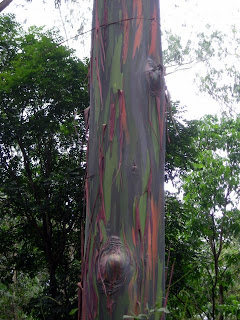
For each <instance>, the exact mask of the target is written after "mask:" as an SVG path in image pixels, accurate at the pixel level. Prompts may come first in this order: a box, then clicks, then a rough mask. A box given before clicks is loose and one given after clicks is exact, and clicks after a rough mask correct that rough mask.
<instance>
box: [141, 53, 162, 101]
mask: <svg viewBox="0 0 240 320" xmlns="http://www.w3.org/2000/svg"><path fill="white" fill-rule="evenodd" d="M145 76H146V79H147V83H148V88H149V92H150V94H151V95H152V96H159V95H160V89H161V86H162V78H163V66H162V65H161V64H159V65H156V63H155V62H154V61H153V60H152V59H150V58H148V59H147V63H146V66H145Z"/></svg>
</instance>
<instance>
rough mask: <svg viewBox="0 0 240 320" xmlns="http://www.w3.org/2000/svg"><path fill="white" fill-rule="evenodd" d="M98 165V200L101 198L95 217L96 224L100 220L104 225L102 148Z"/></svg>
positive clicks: (100, 148)
mask: <svg viewBox="0 0 240 320" xmlns="http://www.w3.org/2000/svg"><path fill="white" fill-rule="evenodd" d="M98 165H99V191H100V198H101V206H100V212H99V214H98V217H97V222H98V221H99V220H100V219H102V220H103V221H104V223H106V215H105V206H104V194H103V172H104V156H103V151H102V147H101V146H100V147H99V159H98Z"/></svg>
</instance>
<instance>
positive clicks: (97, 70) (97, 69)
mask: <svg viewBox="0 0 240 320" xmlns="http://www.w3.org/2000/svg"><path fill="white" fill-rule="evenodd" d="M95 61H96V75H97V81H98V87H99V94H100V101H101V108H102V107H103V98H102V84H101V81H100V74H99V67H98V58H97V56H96V57H95Z"/></svg>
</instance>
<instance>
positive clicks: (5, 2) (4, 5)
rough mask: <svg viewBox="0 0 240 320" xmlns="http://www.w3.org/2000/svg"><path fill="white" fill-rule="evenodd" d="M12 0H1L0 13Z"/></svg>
mask: <svg viewBox="0 0 240 320" xmlns="http://www.w3.org/2000/svg"><path fill="white" fill-rule="evenodd" d="M12 1H13V0H3V1H1V2H0V12H2V11H3V10H4V9H5V8H6V7H7V6H8V5H9V4H10V3H11V2H12Z"/></svg>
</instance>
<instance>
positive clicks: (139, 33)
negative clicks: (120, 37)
mask: <svg viewBox="0 0 240 320" xmlns="http://www.w3.org/2000/svg"><path fill="white" fill-rule="evenodd" d="M135 9H137V17H138V18H140V17H141V16H142V1H139V0H133V11H135ZM136 25H137V31H136V35H135V38H134V45H133V56H132V57H133V58H134V57H135V54H136V51H137V49H138V48H139V47H140V43H141V39H142V33H143V19H139V20H136Z"/></svg>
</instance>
